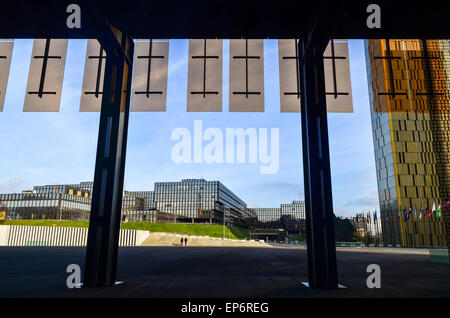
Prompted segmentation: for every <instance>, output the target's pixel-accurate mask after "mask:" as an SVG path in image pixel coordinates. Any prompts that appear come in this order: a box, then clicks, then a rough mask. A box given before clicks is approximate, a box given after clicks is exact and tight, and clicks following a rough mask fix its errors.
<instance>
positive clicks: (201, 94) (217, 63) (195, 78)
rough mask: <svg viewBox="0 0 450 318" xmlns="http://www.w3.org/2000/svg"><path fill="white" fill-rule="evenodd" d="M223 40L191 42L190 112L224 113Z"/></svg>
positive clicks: (188, 109)
mask: <svg viewBox="0 0 450 318" xmlns="http://www.w3.org/2000/svg"><path fill="white" fill-rule="evenodd" d="M222 48H223V41H222V40H206V39H204V40H189V62H188V92H187V111H188V112H220V111H222Z"/></svg>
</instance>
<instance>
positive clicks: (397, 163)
mask: <svg viewBox="0 0 450 318" xmlns="http://www.w3.org/2000/svg"><path fill="white" fill-rule="evenodd" d="M365 46H366V62H367V71H368V82H369V96H370V103H371V115H372V130H373V138H374V139H373V140H374V148H375V162H376V169H377V181H378V193H379V200H380V210H381V219H382V225H383V235H384V240H385V243H387V244H400V245H402V246H446V245H447V243H446V238H445V228H444V222H443V218H442V217H437V216H436V214H434V215H433V216H431V217H422V218H420V217H419V216H420V210H421V209H423V210H424V211H426V210H427V209H428V210H430V209H431V208H432V206H433V203H435V204H436V208H437V207H438V204H439V202H441V204H443V203H444V202H445V201H446V200H447V199H448V198H449V197H450V153H449V146H450V144H449V143H450V116H449V109H450V107H449V100H450V94H449V91H450V56H449V52H450V41H449V40H392V39H391V40H367V41H366V43H365ZM410 209H411V212H409V213H408V212H407V213H406V214H407V216H406V217H405V213H404V211H405V210H406V211H409V210H410ZM416 210H417V211H418V212H417V217H416Z"/></svg>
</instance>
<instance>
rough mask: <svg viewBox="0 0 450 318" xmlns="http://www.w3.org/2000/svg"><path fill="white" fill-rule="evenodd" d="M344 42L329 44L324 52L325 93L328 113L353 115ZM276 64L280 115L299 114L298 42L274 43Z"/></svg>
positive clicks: (282, 41) (345, 44)
mask: <svg viewBox="0 0 450 318" xmlns="http://www.w3.org/2000/svg"><path fill="white" fill-rule="evenodd" d="M336 41H339V42H336ZM344 41H345V40H335V41H332V42H330V43H329V44H328V46H327V48H326V49H325V52H324V72H325V92H326V95H327V97H326V100H327V111H328V112H353V104H352V96H351V82H350V64H349V58H348V45H347V42H344ZM278 61H279V76H280V111H281V112H300V108H301V101H300V77H299V73H298V63H299V61H300V60H299V54H298V40H279V41H278Z"/></svg>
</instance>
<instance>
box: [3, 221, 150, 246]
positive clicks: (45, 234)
mask: <svg viewBox="0 0 450 318" xmlns="http://www.w3.org/2000/svg"><path fill="white" fill-rule="evenodd" d="M87 235H88V229H87V228H81V227H56V226H24V225H0V246H86V243H87ZM148 235H149V232H148V231H138V230H120V234H119V246H139V245H141V244H142V242H144V241H145V240H146V239H147V237H148Z"/></svg>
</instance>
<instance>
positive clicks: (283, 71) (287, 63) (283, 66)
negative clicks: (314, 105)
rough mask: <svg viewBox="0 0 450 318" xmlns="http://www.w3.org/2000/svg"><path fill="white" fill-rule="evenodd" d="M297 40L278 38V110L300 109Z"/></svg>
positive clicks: (290, 110) (297, 110)
mask: <svg viewBox="0 0 450 318" xmlns="http://www.w3.org/2000/svg"><path fill="white" fill-rule="evenodd" d="M299 62H300V60H299V54H298V40H278V65H279V76H280V111H281V112H282V113H284V112H299V111H300V103H301V101H300V74H299V69H298V66H299V64H298V63H299Z"/></svg>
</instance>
